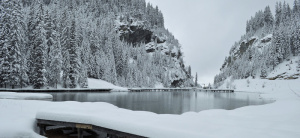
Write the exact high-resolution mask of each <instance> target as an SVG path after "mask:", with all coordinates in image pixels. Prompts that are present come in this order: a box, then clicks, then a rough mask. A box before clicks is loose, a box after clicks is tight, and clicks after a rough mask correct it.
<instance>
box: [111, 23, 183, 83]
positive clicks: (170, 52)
mask: <svg viewBox="0 0 300 138" xmlns="http://www.w3.org/2000/svg"><path fill="white" fill-rule="evenodd" d="M116 31H117V32H118V33H119V36H120V39H121V40H124V41H126V42H128V43H132V44H133V46H137V45H138V44H140V43H144V44H145V50H146V52H147V53H149V54H150V53H153V52H156V51H160V52H161V54H162V55H167V56H170V60H172V63H173V64H170V65H168V66H165V69H166V70H165V76H168V78H169V79H168V80H169V81H168V84H167V85H168V86H167V87H180V86H182V85H183V84H184V83H185V81H186V80H187V73H186V72H185V70H184V65H183V60H180V58H181V53H180V48H178V46H177V45H174V44H172V43H170V42H168V41H167V40H168V37H167V36H166V35H165V34H163V33H161V34H159V35H158V34H155V31H154V32H153V30H151V29H149V28H147V27H145V26H144V23H143V21H138V20H136V19H131V21H129V22H128V21H124V20H121V17H118V18H117V20H116ZM134 60H136V59H134Z"/></svg>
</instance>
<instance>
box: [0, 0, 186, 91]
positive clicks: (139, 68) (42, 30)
mask: <svg viewBox="0 0 300 138" xmlns="http://www.w3.org/2000/svg"><path fill="white" fill-rule="evenodd" d="M0 9H1V10H0V12H1V14H0V15H1V18H0V27H1V29H0V40H1V41H0V42H1V43H0V46H1V49H0V53H1V56H0V65H1V68H0V75H1V79H0V85H1V86H2V87H5V88H7V87H12V88H15V87H25V86H28V85H29V86H33V87H34V88H37V89H39V88H43V87H48V86H50V87H57V86H58V85H59V84H60V85H62V86H63V87H65V88H76V87H78V86H79V87H88V86H87V85H88V83H87V78H95V79H102V80H105V81H108V82H110V83H113V84H115V85H119V86H123V87H154V86H155V84H157V83H162V84H163V85H164V86H165V87H179V86H191V85H192V83H191V79H192V78H191V75H190V74H189V73H188V71H187V70H186V68H185V65H184V63H183V56H182V54H183V53H182V52H181V47H180V44H179V43H178V40H176V39H175V38H174V36H173V35H172V34H171V33H170V32H169V31H168V30H166V29H165V28H164V18H163V14H162V13H161V11H160V10H159V9H158V7H153V6H152V5H151V4H150V3H146V2H145V0H130V1H119V0H109V1H107V0H84V1H83V0H64V1H61V0H23V1H22V5H21V3H20V1H18V0H5V1H0ZM149 46H150V47H149Z"/></svg>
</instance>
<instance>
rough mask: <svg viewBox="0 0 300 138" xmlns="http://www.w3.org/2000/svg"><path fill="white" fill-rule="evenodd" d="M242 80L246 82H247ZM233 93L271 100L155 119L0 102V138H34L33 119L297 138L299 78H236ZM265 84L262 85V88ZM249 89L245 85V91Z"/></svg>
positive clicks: (94, 107) (136, 130)
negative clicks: (265, 102)
mask: <svg viewBox="0 0 300 138" xmlns="http://www.w3.org/2000/svg"><path fill="white" fill-rule="evenodd" d="M248 82H250V83H249V84H248ZM232 83H233V84H235V85H236V89H237V90H239V91H247V92H249V91H250V92H260V93H261V94H260V95H261V97H263V98H274V99H276V102H274V103H272V104H267V105H260V106H247V107H242V108H238V109H235V110H206V111H201V112H199V113H195V112H188V113H184V114H182V115H167V114H165V115H159V114H155V113H150V112H142V111H131V110H126V109H121V108H118V107H116V106H113V105H111V104H108V103H79V102H48V101H28V100H6V99H4V100H0V111H1V112H0V122H1V123H0V130H1V131H0V136H3V137H38V135H36V134H35V133H34V130H35V129H36V128H35V117H37V118H40V119H50V120H51V119H52V120H58V121H70V122H78V123H87V124H95V125H99V126H103V127H108V128H112V129H117V130H120V131H125V132H129V133H133V134H138V135H143V136H148V137H155V138H165V137H172V138H182V137H191V138H199V137H205V138H219V137H233V138H239V137H243V138H253V137H256V138H272V137H288V138H298V137H299V136H300V131H299V129H300V119H299V116H300V108H299V107H300V97H299V94H300V87H299V84H300V80H299V79H298V80H275V81H271V80H253V79H250V80H249V81H247V80H236V81H233V82H232ZM263 83H265V87H264V88H263V87H262V84H263ZM248 85H249V87H248Z"/></svg>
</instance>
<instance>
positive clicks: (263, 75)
mask: <svg viewBox="0 0 300 138" xmlns="http://www.w3.org/2000/svg"><path fill="white" fill-rule="evenodd" d="M266 77H267V66H266V64H263V66H262V67H261V71H260V78H263V79H264V78H266Z"/></svg>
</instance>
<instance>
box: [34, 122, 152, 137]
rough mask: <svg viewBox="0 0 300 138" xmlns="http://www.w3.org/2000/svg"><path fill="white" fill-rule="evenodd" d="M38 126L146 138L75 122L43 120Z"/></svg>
mask: <svg viewBox="0 0 300 138" xmlns="http://www.w3.org/2000/svg"><path fill="white" fill-rule="evenodd" d="M37 126H39V127H41V126H65V127H73V128H78V129H86V128H88V130H95V131H100V132H104V133H107V134H112V135H116V136H118V137H126V138H146V137H144V136H139V135H135V134H130V133H126V132H122V131H118V130H114V129H109V128H105V127H101V126H96V125H91V124H81V123H74V122H62V121H52V120H43V119H37Z"/></svg>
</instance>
